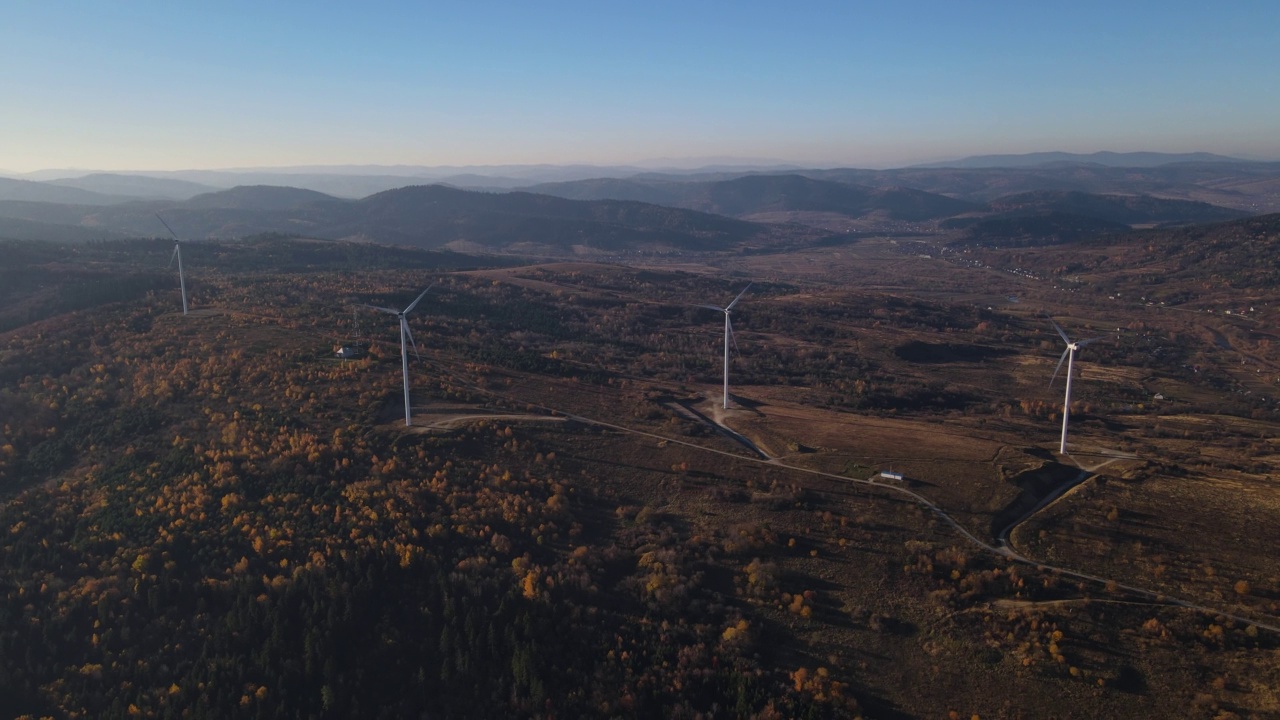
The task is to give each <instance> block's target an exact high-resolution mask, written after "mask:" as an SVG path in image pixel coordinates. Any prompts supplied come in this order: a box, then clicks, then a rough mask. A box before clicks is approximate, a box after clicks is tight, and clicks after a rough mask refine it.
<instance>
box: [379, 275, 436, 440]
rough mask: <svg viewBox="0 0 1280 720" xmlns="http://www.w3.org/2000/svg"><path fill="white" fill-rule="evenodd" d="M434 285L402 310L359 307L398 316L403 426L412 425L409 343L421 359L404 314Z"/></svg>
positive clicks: (430, 286)
mask: <svg viewBox="0 0 1280 720" xmlns="http://www.w3.org/2000/svg"><path fill="white" fill-rule="evenodd" d="M434 285H435V283H432V284H431V285H428V286H427V289H426V290H423V291H422V294H421V295H419V296H418V299H417V300H414V301H413V302H411V303H409V307H407V308H405V309H404V310H392V309H391V308H385V307H378V306H377V305H363V304H362V305H361V307H367V308H371V309H373V310H378V311H380V312H384V313H388V314H391V315H395V316H396V317H398V318H400V369H401V372H402V373H403V374H404V426H405V427H410V426H412V425H413V423H412V422H411V421H410V419H409V417H410V416H409V345H412V346H413V354H414V355H415V356H417V358H418V359H419V360H421V359H422V356H421V355H418V344H417V343H415V342H414V341H413V331H412V330H410V329H409V321H408V319H406V318H405V316H406V315H408V314H409V313H410V312H411V311H412V310H413V309H414V308H415V307H417V306H418V303H420V302H422V298H424V297H426V296H427V293H428V292H430V290H431V288H432V286H434ZM406 338H407V339H408V341H409V345H406V344H405V339H406Z"/></svg>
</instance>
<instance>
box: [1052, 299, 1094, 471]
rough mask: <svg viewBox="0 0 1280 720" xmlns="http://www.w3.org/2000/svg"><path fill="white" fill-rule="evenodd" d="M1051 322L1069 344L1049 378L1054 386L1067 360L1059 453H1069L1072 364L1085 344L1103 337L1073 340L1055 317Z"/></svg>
mask: <svg viewBox="0 0 1280 720" xmlns="http://www.w3.org/2000/svg"><path fill="white" fill-rule="evenodd" d="M1049 323H1050V324H1051V325H1053V329H1054V330H1057V331H1058V335H1060V336H1061V337H1062V341H1063V342H1064V343H1066V344H1067V349H1066V350H1063V351H1062V357H1061V358H1059V359H1058V367H1056V368H1054V370H1053V377H1051V378H1049V386H1050V387H1053V381H1054V380H1057V379H1058V371H1059V370H1061V369H1062V363H1064V362H1065V363H1066V364H1067V392H1066V396H1065V399H1064V400H1063V401H1062V442H1061V443H1060V444H1059V445H1058V454H1059V455H1066V454H1067V421H1068V420H1069V419H1070V416H1071V376H1072V372H1071V371H1072V366H1073V365H1074V364H1075V359H1076V351H1077V350H1079V349H1080V348H1082V347H1084V346H1085V345H1088V344H1089V343H1093V342H1097V341H1099V340H1101V339H1102V338H1101V337H1095V338H1089V339H1088V340H1081V341H1079V342H1072V341H1071V338H1069V337H1067V333H1066V331H1065V330H1063V329H1062V326H1060V325H1058V323H1056V322H1054V321H1053V318H1049Z"/></svg>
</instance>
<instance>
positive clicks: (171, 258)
mask: <svg viewBox="0 0 1280 720" xmlns="http://www.w3.org/2000/svg"><path fill="white" fill-rule="evenodd" d="M177 259H178V244H177V243H174V244H173V254H172V255H170V256H169V267H173V261H174V260H177Z"/></svg>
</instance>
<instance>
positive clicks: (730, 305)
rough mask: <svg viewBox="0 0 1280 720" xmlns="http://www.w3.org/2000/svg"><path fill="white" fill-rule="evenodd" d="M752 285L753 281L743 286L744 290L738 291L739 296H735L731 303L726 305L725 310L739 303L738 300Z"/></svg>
mask: <svg viewBox="0 0 1280 720" xmlns="http://www.w3.org/2000/svg"><path fill="white" fill-rule="evenodd" d="M751 285H752V283H747V286H746V287H744V288H742V292H740V293H738V297H736V298H734V299H733V302H731V303H729V306H728V307H726V308H725V310H732V309H733V306H734V305H737V304H738V301H739V300H741V299H742V296H743V295H746V294H747V291H748V290H750V289H751Z"/></svg>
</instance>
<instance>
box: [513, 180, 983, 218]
mask: <svg viewBox="0 0 1280 720" xmlns="http://www.w3.org/2000/svg"><path fill="white" fill-rule="evenodd" d="M532 189H534V190H536V191H537V192H542V193H546V194H549V195H558V196H560V197H574V198H593V199H600V198H609V199H614V200H622V199H626V200H642V201H644V202H652V203H659V204H664V205H672V206H674V207H681V208H686V209H690V210H698V211H701V212H709V213H716V214H718V215H727V216H730V217H738V218H746V217H750V216H752V215H759V214H763V213H776V212H795V211H808V212H821V213H837V214H840V215H845V216H848V217H851V218H861V217H866V216H868V215H872V214H876V213H878V214H881V215H883V216H884V217H887V218H890V219H894V220H914V221H918V220H929V219H935V218H940V217H948V216H951V215H955V214H957V213H962V212H966V211H968V210H973V209H976V206H975V205H974V204H972V203H968V202H965V201H962V200H956V199H954V198H949V197H945V196H941V195H936V194H933V193H928V192H924V191H920V190H914V189H910V188H903V187H885V188H877V187H868V186H863V185H856V184H850V183H845V182H838V181H831V180H821V179H814V178H812V177H806V176H804V175H800V174H785V175H746V176H743V177H738V178H733V179H728V180H711V181H706V180H703V181H691V182H678V181H673V180H670V179H666V178H654V179H641V178H632V179H629V180H611V179H598V180H583V181H578V182H571V183H555V184H549V185H538V186H535V187H534V188H532Z"/></svg>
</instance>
